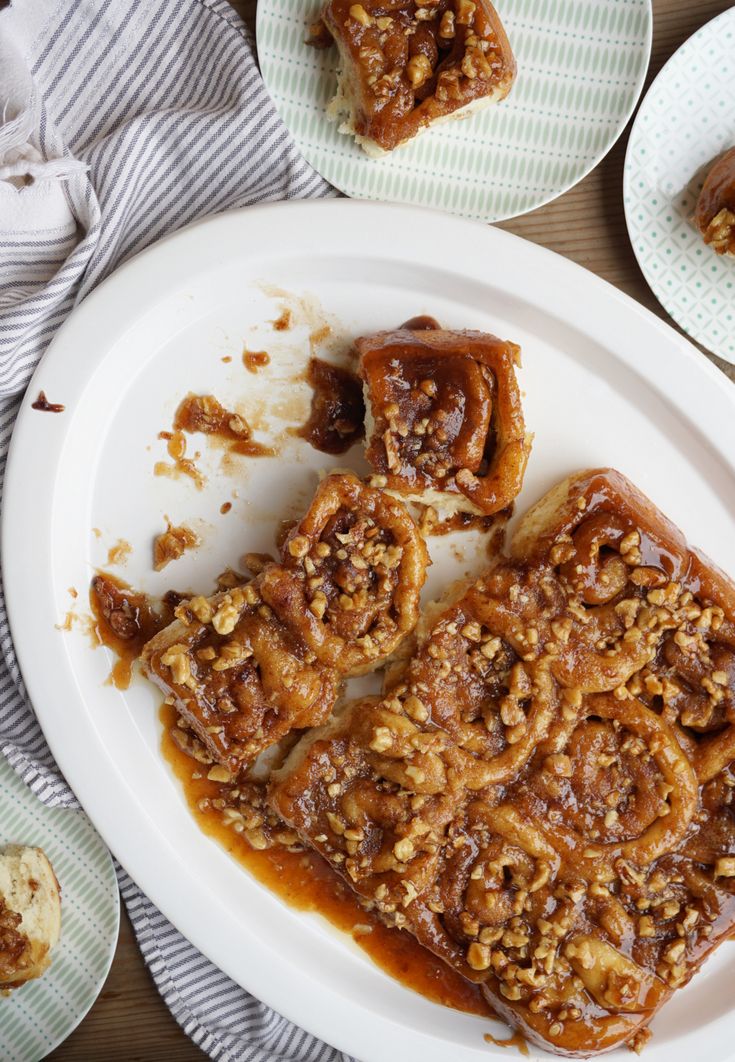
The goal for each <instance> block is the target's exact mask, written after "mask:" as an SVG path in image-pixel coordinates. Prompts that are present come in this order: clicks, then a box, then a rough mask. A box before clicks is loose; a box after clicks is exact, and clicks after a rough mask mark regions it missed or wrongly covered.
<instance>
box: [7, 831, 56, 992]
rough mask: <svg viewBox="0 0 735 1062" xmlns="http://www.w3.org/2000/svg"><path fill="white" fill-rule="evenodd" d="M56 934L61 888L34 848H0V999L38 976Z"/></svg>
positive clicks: (48, 866)
mask: <svg viewBox="0 0 735 1062" xmlns="http://www.w3.org/2000/svg"><path fill="white" fill-rule="evenodd" d="M60 933H61V889H60V887H59V883H58V881H57V879H56V875H55V874H54V871H53V867H52V866H51V864H50V862H49V861H48V859H47V858H46V856H45V855H44V853H43V852H42V851H41V849H40V848H30V847H27V846H24V845H17V844H10V845H6V846H5V847H4V848H2V849H0V994H7V993H8V992H9V991H10V990H11V989H13V988H18V987H20V985H23V984H25V983H26V981H31V980H33V979H34V978H36V977H40V976H41V974H43V973H44V971H45V970H47V969H48V967H49V965H50V963H51V952H52V950H53V948H54V947H55V945H56V944H57V943H58V940H59V935H60Z"/></svg>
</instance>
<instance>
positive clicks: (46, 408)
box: [31, 391, 66, 413]
mask: <svg viewBox="0 0 735 1062" xmlns="http://www.w3.org/2000/svg"><path fill="white" fill-rule="evenodd" d="M31 409H37V410H39V411H40V412H41V413H63V412H64V410H65V409H66V406H62V405H61V403H60V402H49V400H48V399H47V398H46V395H45V394H44V393H43V391H39V392H38V398H37V399H36V401H35V402H31Z"/></svg>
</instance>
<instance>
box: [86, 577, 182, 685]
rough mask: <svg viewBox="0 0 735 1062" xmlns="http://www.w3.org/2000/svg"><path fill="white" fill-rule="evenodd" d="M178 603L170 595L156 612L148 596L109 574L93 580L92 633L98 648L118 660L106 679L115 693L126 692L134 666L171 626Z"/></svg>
mask: <svg viewBox="0 0 735 1062" xmlns="http://www.w3.org/2000/svg"><path fill="white" fill-rule="evenodd" d="M180 600H181V598H180V596H179V595H178V594H176V593H174V592H172V593H170V594H167V595H166V597H165V598H164V599H163V601H162V602H161V606H160V608H158V609H157V608H154V606H153V604H152V602H151V599H150V598H149V597H148V595H147V594H141V593H136V591H135V590H133V589H132V588H131V587H130V586H128V584H127V583H125V582H123V580H122V579H117V578H116V577H115V576H114V575H110V574H109V573H108V572H98V574H97V575H95V577H94V579H92V584H91V586H90V589H89V604H90V607H91V609H92V615H93V616H94V633H95V635H96V637H97V639H98V641H99V644H100V645H106V646H107V647H108V649H112V651H113V652H114V653H115V654H116V656H117V658H118V659H117V660H116V661H115V664H114V665H113V668H112V671H111V672H110V679H109V681H110V682H111V683H112V685H113V686H115V687H116V688H117V689H119V690H126V689H127V688H128V686H129V685H130V678H131V675H132V673H133V664H134V663H135V661H136V660H137V658H138V657H139V656H140V653H141V650H142V649H143V646H144V645H145V643H146V642H147V641H149V640H150V639H151V638H152V637H153V635H154V634H158V632H159V631H161V630H163V628H164V627H167V626H168V625H169V623H171V621H172V619H173V610H174V608H175V607H176V605H177V604H178V603H179V601H180Z"/></svg>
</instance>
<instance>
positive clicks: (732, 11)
mask: <svg viewBox="0 0 735 1062" xmlns="http://www.w3.org/2000/svg"><path fill="white" fill-rule="evenodd" d="M727 19H732V20H733V21H735V7H729V8H727V9H726V10H725V11H721V12H720V13H719V15H715V16H714V17H713V18H711V19H709V20H708V21H707V22H704V23H703V24H702V25H701V26H700V27H699V28H698V29H696V30H695V31H694V33H692V34H690V35H689V36H688V37H687V39H686V40H685V41H682V43H681V44H680V45H679V47H678V48H677V49H676V51H675V52H672V54H671V55H670V56H669V58H668V59H667V60H666V62H665V63H664V65H663V66H662V67H661V69H660V70H659V72H658V73H657V74H656V76H655V78H654V79H653V81H652V82H651V84H650V85H649V86H648V89H647V90H646V93H645V95H644V96H643V98H642V99H641V100H639V103H640V106H639V107H638V113H637V114H636V116H635V119H634V121H633V125H632V126H631V130H630V136H629V137H628V143H627V145H626V148H625V159H624V161H623V212H624V214H625V227H626V229H627V232H628V240H629V242H630V245H631V248H632V249H633V254H634V255H635V260H636V262H637V263H638V268H639V269H640V271H641V273H642V275H643V279H644V280H645V282H646V284H647V285H648V287H649V288H650V290H651V292H652V293H653V296H654V298H655V299H656V302H658V304H659V306H661V308H662V309H663V310H664V312H665V313H666V314H667V316H669V317H670V318H671V320H672V321H673V322H674V324H675V325H677V327H679V328H681V330H682V331H683V332H686V334H687V336H688V337H689V339H690V340H692V341H693V342H694V343H699V344H700V345H701V346H702V347H704V349H705V350H706V351H708V352H709V353H710V354H714V355H715V357H717V358H720V359H721V360H722V361H724V362H727V364H728V365H735V354H723V353H722V351H720V350H714V349H712V348H711V347H710V346H709V343H708V342H705V340H704V339H702V338H701V336H699V335H697V334H696V330H695V328H694V326H693V325H691V324H690V323H689V319H688V318H687V319H686V321H685V320H680V316H681V315H679V313H678V307H675V309H676V315H675V313H674V309H670V306H671V303H670V304H669V305H667V304H666V302H665V301H664V296H663V293H662V292H661V291H659V290H658V289H657V287H656V284H655V280H654V277H653V276H652V275H651V273H650V271H649V270H648V269H646V267H645V264H644V262H643V260H642V258H641V255H640V254H639V252H638V247H637V246H636V241H635V238H634V236H635V233H636V232H638V230H637V229H636V228H635V226H634V225H633V222H632V219H631V214H632V208H631V209H629V207H628V189H629V182H630V180H631V170H632V165H633V148H634V138H635V136H636V132H637V130H638V123H639V122H640V121H641V112H642V111H643V108H644V107H645V106H646V103H647V102H648V100H649V98H653V94H654V92H655V91H656V89H657V87H658V85H659V82H660V81H662V80H663V78H664V75H665V74H667V72H668V69H669V67H670V65H671V64H672V63H673V62H674V60H675V59H677V58H678V57H679V54H680V53H681V52H682V51H684V49H685V48H689V47H690V46H691V45H692V42H693V41H694V40H695V38H696V37H699V36H700V35H701V36H704V35H705V34H706V33H707V32H708V31H709V30H711V29H713V28H714V26H715V24H716V23H717V22H719V21H720V20H723V21H724V20H727Z"/></svg>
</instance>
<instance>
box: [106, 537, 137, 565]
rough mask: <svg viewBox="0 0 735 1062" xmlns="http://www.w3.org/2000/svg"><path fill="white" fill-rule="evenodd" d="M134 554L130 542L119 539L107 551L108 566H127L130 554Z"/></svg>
mask: <svg viewBox="0 0 735 1062" xmlns="http://www.w3.org/2000/svg"><path fill="white" fill-rule="evenodd" d="M132 552H133V547H132V546H131V545H130V543H129V542H126V541H125V539H124V538H119V539H118V540H117V542H116V543H115V545H114V546H110V548H109V550H108V551H107V563H108V564H125V562H126V561H127V559H128V557H129V556H130V554H131V553H132Z"/></svg>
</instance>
